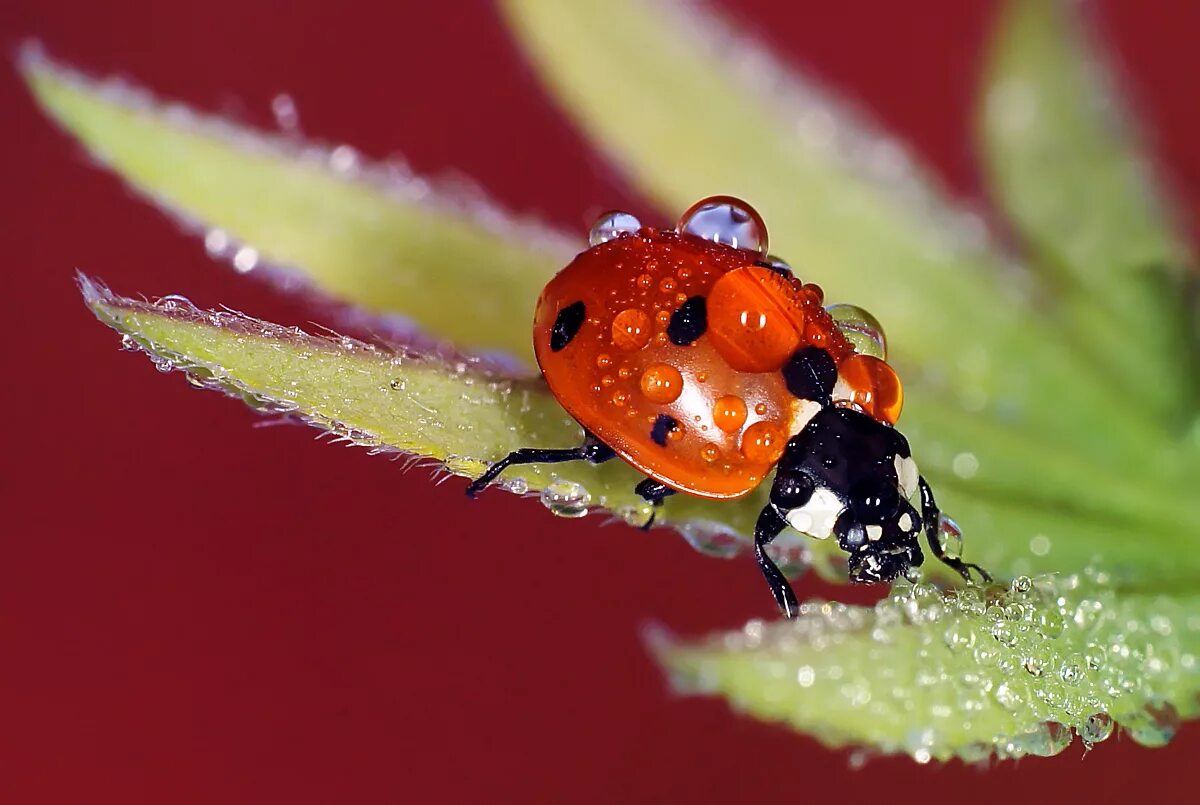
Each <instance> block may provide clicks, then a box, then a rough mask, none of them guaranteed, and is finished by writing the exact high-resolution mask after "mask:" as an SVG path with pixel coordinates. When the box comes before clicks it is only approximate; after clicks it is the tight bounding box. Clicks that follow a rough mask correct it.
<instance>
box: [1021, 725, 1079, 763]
mask: <svg viewBox="0 0 1200 805" xmlns="http://www.w3.org/2000/svg"><path fill="white" fill-rule="evenodd" d="M1017 740H1018V742H1019V743H1020V745H1021V747H1022V748H1023V749H1024V750H1025V751H1026V752H1028V753H1029V754H1031V755H1037V756H1039V757H1053V756H1054V755H1057V754H1059V753H1060V752H1062V751H1063V750H1064V749H1066V748H1067V747H1068V746H1070V745H1071V728H1070V727H1068V726H1066V725H1064V724H1059V723H1058V722H1057V721H1047V722H1046V723H1045V724H1042V726H1041V727H1040V728H1038V729H1037V730H1034V731H1033V732H1031V733H1028V734H1026V735H1022V736H1020V737H1019V738H1018V739H1017Z"/></svg>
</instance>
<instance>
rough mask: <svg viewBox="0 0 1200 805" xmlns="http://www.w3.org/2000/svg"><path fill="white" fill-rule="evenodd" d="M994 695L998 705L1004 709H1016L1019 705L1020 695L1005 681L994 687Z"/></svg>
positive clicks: (1020, 702)
mask: <svg viewBox="0 0 1200 805" xmlns="http://www.w3.org/2000/svg"><path fill="white" fill-rule="evenodd" d="M994 695H995V697H996V701H997V702H999V704H1000V706H1001V707H1003V708H1004V709H1005V710H1017V709H1019V708H1020V707H1021V704H1022V700H1021V696H1020V695H1019V694H1018V693H1017V692H1016V691H1015V690H1013V688H1012V686H1011V685H1009V684H1008V683H1007V682H1004V683H1001V684H1000V686H999V687H997V688H996V692H995V694H994Z"/></svg>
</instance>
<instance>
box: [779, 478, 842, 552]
mask: <svg viewBox="0 0 1200 805" xmlns="http://www.w3.org/2000/svg"><path fill="white" fill-rule="evenodd" d="M845 509H846V505H845V504H844V503H842V501H841V500H840V499H839V498H838V496H837V495H835V494H834V493H833V492H832V491H831V490H829V489H828V488H826V487H823V486H822V487H820V488H819V489H816V490H814V491H813V493H812V497H810V498H809V499H808V502H807V503H805V504H804V505H803V506H800V507H798V508H795V509H792V510H791V511H789V512H788V513H787V514H786V515H784V516H785V518H786V519H787V521H788V525H790V526H791V527H792V528H794V529H796V530H797V531H799V532H800V533H802V534H807V535H808V536H810V537H813V538H815V539H826V538H828V537H829V535H830V534H832V533H833V524H834V522H836V521H837V518H838V515H840V514H841V513H842V512H843V511H845Z"/></svg>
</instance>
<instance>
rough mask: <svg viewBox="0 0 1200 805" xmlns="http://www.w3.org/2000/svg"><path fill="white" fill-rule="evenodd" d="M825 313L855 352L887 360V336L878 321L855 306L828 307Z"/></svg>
mask: <svg viewBox="0 0 1200 805" xmlns="http://www.w3.org/2000/svg"><path fill="white" fill-rule="evenodd" d="M825 312H827V313H828V314H829V315H830V316H831V317H832V318H833V321H834V323H836V324H837V328H838V329H839V330H841V332H842V335H844V336H846V340H847V341H849V342H850V344H851V346H853V347H854V351H855V352H857V353H859V354H860V355H870V356H871V357H873V358H879V360H881V361H886V360H887V336H886V335H884V332H883V325H882V324H880V323H879V320H878V319H876V318H875V317H874V316H872V315H871V314H870V313H868V312H867V311H865V310H863V309H862V308H861V307H858V306H857V305H830V306H829V307H827V308H825Z"/></svg>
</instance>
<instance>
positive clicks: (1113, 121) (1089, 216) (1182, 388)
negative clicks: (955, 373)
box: [980, 0, 1196, 423]
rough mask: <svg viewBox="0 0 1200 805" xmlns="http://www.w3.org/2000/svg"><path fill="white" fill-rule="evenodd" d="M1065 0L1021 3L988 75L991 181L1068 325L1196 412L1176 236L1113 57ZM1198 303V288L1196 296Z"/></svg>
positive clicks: (1166, 399)
mask: <svg viewBox="0 0 1200 805" xmlns="http://www.w3.org/2000/svg"><path fill="white" fill-rule="evenodd" d="M1079 13H1080V12H1079V10H1078V9H1077V8H1076V7H1075V6H1074V5H1073V4H1070V3H1065V2H1059V0H1010V2H1008V3H1006V4H1005V6H1004V9H1003V13H1002V14H1001V16H1000V20H999V25H998V27H997V30H996V33H995V35H994V37H993V45H992V48H991V54H990V59H989V65H988V69H987V72H986V75H985V86H984V93H983V96H982V105H981V115H982V116H981V126H980V128H981V136H982V140H983V152H984V154H985V156H986V164H987V168H988V175H989V178H990V182H991V185H992V187H993V188H994V190H995V192H996V194H997V196H998V198H999V200H1000V202H1001V203H1002V204H1003V206H1004V208H1005V211H1006V212H1007V213H1008V215H1009V216H1010V218H1011V220H1012V221H1013V223H1014V224H1015V226H1016V228H1017V230H1018V232H1019V233H1020V234H1021V236H1022V237H1023V238H1024V240H1025V242H1026V243H1027V244H1028V245H1029V247H1030V248H1031V249H1032V251H1033V254H1034V257H1035V259H1037V260H1038V261H1039V262H1040V263H1041V264H1042V265H1043V266H1044V267H1045V268H1046V269H1047V270H1049V271H1050V272H1052V273H1053V274H1055V276H1056V279H1057V280H1058V283H1059V285H1060V296H1061V298H1062V299H1063V310H1062V312H1061V314H1060V315H1061V316H1062V317H1063V318H1064V320H1066V321H1068V322H1070V324H1071V326H1072V327H1073V328H1074V329H1076V330H1077V331H1078V332H1079V333H1080V335H1081V337H1082V339H1083V341H1082V346H1083V347H1085V348H1091V349H1092V351H1093V352H1094V353H1096V354H1097V356H1098V358H1099V359H1100V360H1102V361H1103V362H1104V363H1105V364H1107V365H1109V366H1112V367H1113V368H1114V372H1115V373H1117V374H1119V375H1120V376H1122V377H1124V378H1126V379H1127V381H1128V382H1129V385H1131V386H1133V387H1134V388H1136V389H1138V390H1139V391H1138V392H1137V396H1138V397H1139V398H1143V399H1146V400H1147V401H1148V403H1149V404H1150V405H1151V406H1152V408H1153V410H1154V411H1155V412H1156V415H1158V416H1163V417H1169V418H1171V419H1172V421H1173V422H1175V423H1178V422H1180V420H1185V419H1186V417H1187V416H1188V415H1189V414H1190V413H1191V411H1192V408H1191V406H1192V405H1193V404H1194V399H1193V394H1194V383H1195V371H1196V366H1195V363H1194V360H1195V344H1194V342H1192V340H1193V339H1194V333H1192V332H1189V331H1188V329H1187V326H1186V323H1185V320H1186V318H1187V316H1189V315H1191V313H1192V311H1190V310H1189V309H1188V306H1187V305H1186V304H1185V303H1184V302H1182V301H1181V300H1183V299H1185V298H1186V295H1187V293H1190V292H1191V291H1188V290H1185V287H1184V286H1185V282H1186V280H1187V277H1188V275H1189V273H1191V272H1193V271H1194V267H1195V266H1194V260H1193V257H1192V255H1191V254H1190V253H1189V250H1188V248H1187V246H1186V245H1185V244H1184V243H1183V241H1182V240H1181V239H1180V238H1179V236H1178V235H1177V233H1176V232H1175V230H1174V228H1173V226H1172V225H1171V221H1170V218H1169V214H1168V211H1167V209H1166V204H1165V202H1164V200H1163V199H1162V198H1161V191H1160V190H1159V189H1158V188H1157V187H1156V186H1155V182H1154V181H1153V178H1152V176H1151V173H1152V172H1151V170H1150V166H1149V161H1148V159H1147V157H1146V156H1145V155H1144V154H1143V153H1142V151H1141V150H1140V149H1139V147H1138V143H1137V142H1136V139H1135V137H1134V136H1132V132H1131V131H1130V129H1131V128H1132V124H1131V123H1130V121H1129V120H1128V117H1127V111H1126V109H1125V104H1124V103H1123V102H1122V100H1121V98H1120V97H1119V95H1118V93H1117V91H1116V87H1115V82H1114V81H1113V79H1112V76H1111V71H1110V70H1109V68H1108V66H1107V65H1106V64H1105V63H1104V61H1105V60H1104V58H1103V54H1102V52H1101V50H1100V48H1098V47H1097V46H1096V45H1095V44H1094V43H1093V42H1092V41H1091V37H1090V36H1089V35H1088V32H1087V31H1086V30H1085V28H1084V26H1083V25H1081V21H1080V19H1079ZM1192 290H1193V291H1194V289H1192Z"/></svg>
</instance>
